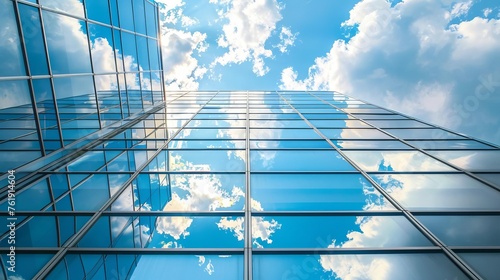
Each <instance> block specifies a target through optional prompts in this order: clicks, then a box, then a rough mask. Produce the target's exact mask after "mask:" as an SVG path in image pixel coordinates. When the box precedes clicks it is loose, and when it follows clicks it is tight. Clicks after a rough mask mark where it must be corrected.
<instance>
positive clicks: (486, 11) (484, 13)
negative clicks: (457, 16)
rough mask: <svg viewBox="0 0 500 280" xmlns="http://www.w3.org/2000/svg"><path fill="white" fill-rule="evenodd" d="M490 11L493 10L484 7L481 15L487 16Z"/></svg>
mask: <svg viewBox="0 0 500 280" xmlns="http://www.w3.org/2000/svg"><path fill="white" fill-rule="evenodd" d="M492 12H493V10H492V9H490V8H486V9H484V10H483V15H484V17H488V16H489V15H490V14H491V13H492Z"/></svg>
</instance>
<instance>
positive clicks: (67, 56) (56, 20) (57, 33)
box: [43, 1, 91, 74]
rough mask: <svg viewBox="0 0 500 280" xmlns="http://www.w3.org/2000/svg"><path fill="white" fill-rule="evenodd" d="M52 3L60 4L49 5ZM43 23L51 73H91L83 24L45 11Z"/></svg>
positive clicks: (80, 21)
mask: <svg viewBox="0 0 500 280" xmlns="http://www.w3.org/2000/svg"><path fill="white" fill-rule="evenodd" d="M52 2H54V3H56V2H57V3H62V2H58V1H51V2H50V3H52ZM43 21H44V26H45V35H46V38H47V45H48V50H49V56H50V65H51V68H52V72H53V73H54V74H74V73H91V68H90V55H89V42H88V39H87V29H86V27H85V22H84V21H83V20H78V19H75V18H70V17H67V16H63V15H59V14H55V13H52V12H49V11H45V10H44V11H43Z"/></svg>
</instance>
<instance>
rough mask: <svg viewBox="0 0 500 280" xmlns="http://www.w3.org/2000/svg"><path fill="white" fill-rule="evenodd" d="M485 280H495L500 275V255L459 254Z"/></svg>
mask: <svg viewBox="0 0 500 280" xmlns="http://www.w3.org/2000/svg"><path fill="white" fill-rule="evenodd" d="M458 255H459V256H460V257H461V258H462V259H464V260H465V262H466V263H467V264H468V265H470V266H471V267H472V268H473V269H474V270H475V271H476V272H478V273H479V275H480V276H481V277H483V279H495V278H497V277H498V275H500V266H499V265H498V264H499V263H500V253H459V254H458Z"/></svg>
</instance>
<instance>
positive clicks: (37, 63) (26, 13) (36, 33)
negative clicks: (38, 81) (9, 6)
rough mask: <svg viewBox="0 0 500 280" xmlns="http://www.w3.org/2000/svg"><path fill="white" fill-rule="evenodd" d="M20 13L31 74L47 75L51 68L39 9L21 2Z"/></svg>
mask: <svg viewBox="0 0 500 280" xmlns="http://www.w3.org/2000/svg"><path fill="white" fill-rule="evenodd" d="M19 13H20V15H21V23H22V28H23V33H24V43H25V44H26V51H27V53H28V62H29V66H30V71H31V75H47V74H48V71H49V70H48V66H47V56H46V55H45V47H44V42H43V37H42V30H41V23H40V15H39V14H38V9H37V8H35V7H31V6H27V5H23V4H19Z"/></svg>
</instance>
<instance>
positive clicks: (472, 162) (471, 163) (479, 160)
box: [429, 150, 500, 171]
mask: <svg viewBox="0 0 500 280" xmlns="http://www.w3.org/2000/svg"><path fill="white" fill-rule="evenodd" d="M429 153H430V154H432V155H434V156H437V157H438V158H441V159H444V160H445V161H447V162H449V163H451V164H454V165H456V166H458V167H460V168H463V169H466V170H477V171H489V170H495V171H500V164H499V163H500V150H495V151H430V152H429Z"/></svg>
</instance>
